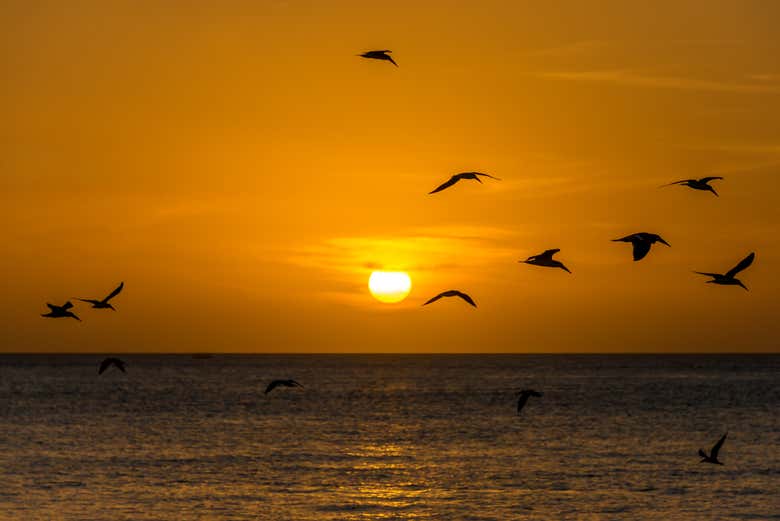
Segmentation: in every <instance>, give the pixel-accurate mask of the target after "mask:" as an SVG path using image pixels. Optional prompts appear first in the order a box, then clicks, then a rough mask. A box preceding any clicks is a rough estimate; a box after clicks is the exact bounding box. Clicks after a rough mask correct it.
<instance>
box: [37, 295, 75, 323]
mask: <svg viewBox="0 0 780 521" xmlns="http://www.w3.org/2000/svg"><path fill="white" fill-rule="evenodd" d="M46 305H47V306H49V309H50V310H51V311H49V312H48V313H41V316H42V317H46V318H68V317H69V318H75V319H76V320H78V321H79V322H81V319H80V318H79V317H77V316H76V314H75V313H73V312H72V311H68V310H69V309H70V308H72V307H73V303H72V302H71V301H70V300H69V301H67V302H66V303H65V304H63V305H61V306H55V305H54V304H49V303H48V302H47V303H46Z"/></svg>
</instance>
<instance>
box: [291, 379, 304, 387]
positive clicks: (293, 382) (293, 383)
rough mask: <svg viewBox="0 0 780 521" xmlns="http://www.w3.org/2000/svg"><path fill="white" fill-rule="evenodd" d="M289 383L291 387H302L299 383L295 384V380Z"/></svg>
mask: <svg viewBox="0 0 780 521" xmlns="http://www.w3.org/2000/svg"><path fill="white" fill-rule="evenodd" d="M290 383H291V384H292V385H293V386H296V385H297V386H298V387H303V386H302V385H301V384H300V383H298V382H296V381H295V380H290Z"/></svg>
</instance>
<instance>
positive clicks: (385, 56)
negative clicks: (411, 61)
mask: <svg viewBox="0 0 780 521" xmlns="http://www.w3.org/2000/svg"><path fill="white" fill-rule="evenodd" d="M391 52H393V51H391V50H389V49H383V50H381V51H368V52H364V53H363V54H358V56H360V57H361V58H369V59H373V60H385V61H389V62H390V63H392V64H393V65H395V66H396V67H398V64H397V63H395V60H393V57H392V56H390V53H391Z"/></svg>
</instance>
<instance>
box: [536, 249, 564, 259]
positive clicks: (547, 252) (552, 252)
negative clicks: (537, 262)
mask: <svg viewBox="0 0 780 521" xmlns="http://www.w3.org/2000/svg"><path fill="white" fill-rule="evenodd" d="M559 251H561V249H560V248H554V249H552V250H544V251H543V252H542V253H540V254H539V255H537V257H547V258H548V259H552V256H553V255H555V254H556V253H558V252H559Z"/></svg>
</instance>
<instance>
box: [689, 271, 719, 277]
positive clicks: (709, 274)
mask: <svg viewBox="0 0 780 521" xmlns="http://www.w3.org/2000/svg"><path fill="white" fill-rule="evenodd" d="M694 273H698V274H699V275H707V276H708V277H712V278H715V277H720V273H706V272H704V271H694Z"/></svg>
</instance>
